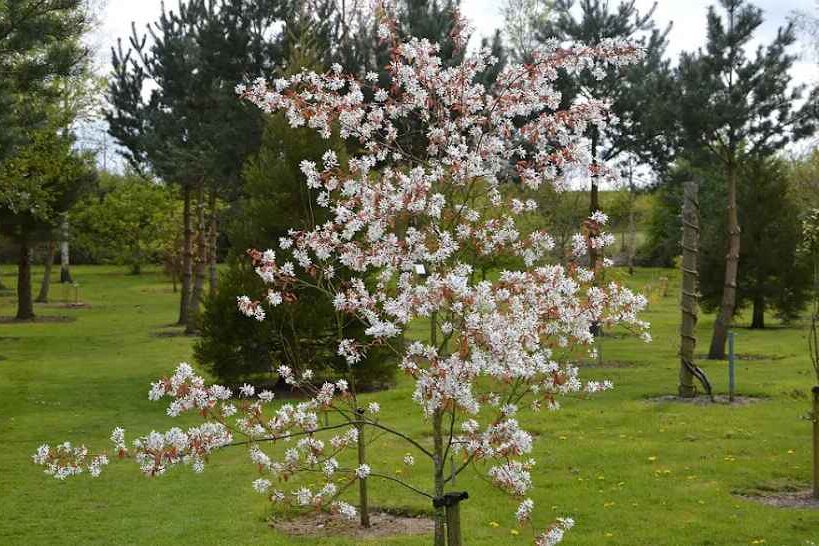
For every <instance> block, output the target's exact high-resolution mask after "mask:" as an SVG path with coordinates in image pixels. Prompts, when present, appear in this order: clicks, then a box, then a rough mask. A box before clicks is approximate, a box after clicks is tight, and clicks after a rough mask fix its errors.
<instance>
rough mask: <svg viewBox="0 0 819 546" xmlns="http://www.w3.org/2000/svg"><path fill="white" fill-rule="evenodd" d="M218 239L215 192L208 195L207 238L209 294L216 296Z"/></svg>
mask: <svg viewBox="0 0 819 546" xmlns="http://www.w3.org/2000/svg"><path fill="white" fill-rule="evenodd" d="M218 239H219V218H218V215H217V213H216V190H213V191H211V193H210V236H209V237H208V243H209V248H208V267H209V272H210V281H209V286H210V294H211V296H213V295H215V294H216V290H217V288H218V283H219V272H218V270H217V269H216V263H217V255H216V246H217V243H218Z"/></svg>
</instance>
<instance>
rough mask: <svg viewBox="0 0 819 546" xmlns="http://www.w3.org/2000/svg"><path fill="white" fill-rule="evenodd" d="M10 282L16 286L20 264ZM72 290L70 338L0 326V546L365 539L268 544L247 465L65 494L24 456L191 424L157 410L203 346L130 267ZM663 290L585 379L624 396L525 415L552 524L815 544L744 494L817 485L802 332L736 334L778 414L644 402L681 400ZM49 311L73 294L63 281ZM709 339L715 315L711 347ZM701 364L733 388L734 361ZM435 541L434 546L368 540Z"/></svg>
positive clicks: (467, 486) (415, 428)
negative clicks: (166, 385) (633, 332)
mask: <svg viewBox="0 0 819 546" xmlns="http://www.w3.org/2000/svg"><path fill="white" fill-rule="evenodd" d="M2 270H3V272H4V273H5V274H6V276H5V277H4V281H5V282H6V284H11V283H12V281H13V278H12V277H11V275H10V273H11V271H12V270H11V268H10V267H8V266H5V267H3V268H2ZM75 274H76V277H77V280H78V282H79V283H80V285H81V288H80V298H81V299H82V300H83V301H85V302H87V303H89V304H90V307H88V308H85V309H65V308H61V307H59V306H57V305H54V304H52V305H44V306H42V305H41V306H38V309H37V311H38V313H39V314H40V315H41V316H49V315H56V316H65V317H69V318H70V319H72V320H71V321H70V322H42V323H34V324H9V323H3V322H0V438H2V442H3V444H2V445H3V449H0V544H4V545H5V544H172V543H175V544H273V545H278V544H294V545H301V544H304V545H306V544H316V545H329V544H338V545H352V544H355V543H356V542H355V541H352V540H344V539H339V538H331V539H322V540H317V539H293V538H289V537H285V536H282V535H278V534H276V532H275V531H273V530H271V528H270V527H269V526H268V525H267V524H266V520H267V519H268V517H269V516H270V507H269V505H268V504H267V502H266V501H265V500H264V499H263V498H261V497H260V496H259V495H258V494H256V493H254V492H253V491H252V489H251V487H250V482H251V481H252V479H253V478H254V475H255V471H254V469H253V468H252V465H251V464H249V463H248V459H247V456H246V452H245V451H244V450H243V449H235V450H232V451H225V452H223V453H220V454H218V455H217V456H216V457H214V458H213V459H212V461H211V464H210V465H209V466H208V468H207V470H206V471H205V473H204V474H202V475H195V474H193V473H192V472H191V471H190V470H189V469H187V468H179V469H174V470H172V471H171V472H169V474H168V475H166V476H164V477H162V478H158V479H146V478H144V477H142V476H141V475H140V474H139V472H138V470H137V468H136V467H135V466H134V465H133V463H130V462H124V463H120V464H116V465H112V466H111V467H109V468H108V469H107V471H106V472H105V473H104V474H103V476H102V477H100V478H99V479H97V480H92V479H90V478H80V479H74V480H70V481H67V482H65V483H63V482H57V481H56V480H53V479H51V478H49V477H47V476H45V475H43V474H42V473H41V471H40V469H39V468H37V467H35V466H33V465H32V464H31V460H30V455H31V454H32V453H33V452H34V450H35V449H36V448H37V446H38V445H39V444H41V443H43V442H45V441H47V442H51V443H54V442H59V441H63V440H71V441H72V442H81V441H83V442H86V443H88V444H89V445H91V446H99V447H108V442H107V438H108V435H109V434H110V431H111V429H112V428H113V426H115V425H121V426H123V427H125V428H126V430H127V431H129V433H130V434H131V436H133V435H134V434H137V433H139V434H142V433H146V432H148V431H150V430H152V429H157V430H164V429H167V428H169V427H170V426H173V425H176V424H178V422H174V421H173V420H171V419H169V418H167V417H165V415H164V406H163V405H162V404H159V403H152V402H149V401H148V399H147V391H148V384H149V382H150V381H151V380H152V379H155V378H156V377H158V376H159V375H161V374H163V373H165V372H167V371H168V370H170V369H171V368H172V367H173V366H174V365H175V364H176V363H177V362H179V361H181V360H185V359H188V358H190V354H191V344H192V340H191V339H190V338H185V337H170V336H167V335H162V334H163V333H164V334H167V333H168V332H172V331H173V329H170V328H168V324H169V323H171V322H172V321H173V320H174V319H175V313H176V305H177V300H176V297H175V295H174V294H173V293H172V292H171V289H170V284H169V283H168V282H166V281H165V280H164V279H163V278H162V277H161V276H160V275H159V274H156V273H151V272H149V273H147V274H143V275H142V276H139V277H134V276H128V275H125V274H124V273H123V271H122V270H120V269H118V268H106V267H78V268H76V269H75ZM662 275H669V276H671V278H672V281H671V285H670V288H669V292H668V295H667V296H666V297H662V296H661V295H659V290H654V292H653V297H652V299H653V303H652V305H651V308H650V311H649V312H648V313H647V315H646V316H647V319H648V320H650V321H652V323H653V336H654V342H653V343H652V344H650V345H645V344H643V343H641V342H639V341H637V340H635V339H630V338H626V337H622V336H618V335H612V336H609V337H607V338H605V340H604V341H603V355H604V359H605V361H606V362H607V363H608V366H607V367H605V368H589V369H587V370H585V372H584V373H585V375H586V377H589V378H598V379H602V378H609V379H612V380H613V381H614V382H615V383H616V389H615V390H614V391H610V392H607V393H603V394H602V395H598V396H597V397H595V398H593V399H588V400H581V399H567V400H565V401H564V408H563V410H562V411H561V412H558V413H542V414H538V415H534V416H526V417H525V421H527V422H528V423H529V424H530V429H532V430H533V431H535V432H537V434H538V441H537V443H536V455H535V456H536V458H537V459H538V470H537V472H536V475H535V479H536V485H537V488H536V490H535V491H534V494H533V498H534V500H535V502H536V505H537V508H538V510H537V513H538V518H539V523H540V524H541V525H545V524H547V523H548V522H549V521H550V519H551V518H553V517H555V516H558V515H571V516H572V517H574V518H575V519H576V521H577V526H576V528H575V529H574V530H573V531H572V532H571V533H570V535H569V536H568V537H567V540H566V542H565V544H567V545H652V546H653V545H714V546H723V545H735V544H736V545H739V544H763V543H764V544H768V545H807V544H811V543H812V542H811V541H815V542H817V543H819V510H806V509H801V510H797V509H781V508H773V507H768V506H764V505H759V504H756V503H754V502H751V501H748V500H745V499H743V498H740V497H738V496H735V495H734V493H735V492H739V491H748V490H752V489H755V488H766V487H784V486H807V485H808V483H809V480H810V451H809V447H810V444H809V439H810V436H809V435H810V427H809V422H808V421H806V420H803V419H801V418H800V417H801V416H802V415H803V414H805V413H806V411H807V410H808V409H809V400H808V398H807V395H808V393H809V389H810V387H811V384H812V383H813V381H812V375H811V368H810V362H809V360H808V358H807V352H806V349H805V336H804V331H803V329H802V328H803V327H804V325H793V326H790V327H784V326H780V325H773V326H772V327H771V328H770V329H769V330H767V331H751V330H748V329H745V328H741V327H740V328H738V329H737V347H738V352H739V353H741V354H743V355H748V356H750V357H752V358H750V359H743V360H741V361H740V362H739V367H738V372H737V377H738V386H739V389H740V391H741V393H742V394H745V395H753V396H762V397H766V398H767V399H766V400H765V401H762V402H760V403H756V404H752V405H745V406H734V407H728V406H724V405H717V406H703V407H698V406H689V405H682V404H675V403H657V402H653V401H650V400H648V399H649V398H651V397H655V396H660V395H663V394H670V393H673V392H675V390H676V379H677V358H676V353H677V346H678V336H677V320H678V311H677V289H678V286H677V284H676V277H675V275H674V273H673V272H664V271H659V270H641V271H639V273H638V275H637V276H636V278H635V279H632V280H630V282H631V283H632V284H633V285H634V286H635V287H645V286H647V285H650V286H655V287H657V286H659V283H658V281H657V279H658V278H659V277H660V276H662ZM53 295H54V296H55V297H57V298H59V297H60V296H61V295H62V294H61V289H60V287H59V285H56V286H55V288H54V293H53ZM72 297H73V296H72ZM13 306H14V296H13V294H12V293H9V292H7V293H3V294H0V316H8V315H12V314H13ZM771 322H772V323H773V321H771ZM710 328H711V319H710V317H706V318H704V319H703V320H702V322H701V324H700V336H701V337H700V339H701V346H703V347H704V346H706V345H707V339H708V336H709V334H710ZM703 366H704V367H705V368H706V370H707V371H708V373H709V374H710V376H711V378H712V380H713V382H714V384H715V386H716V388H717V390H718V391H721V392H725V390H726V385H727V371H726V365H725V363H719V362H715V363H708V362H705V363H704V364H703ZM411 390H412V386H411V385H410V383H409V382H406V381H403V382H401V383H400V384H399V386H398V387H397V388H395V389H392V390H390V391H387V392H382V393H378V394H375V395H372V396H370V397H369V398H371V399H375V400H378V401H379V402H380V403H381V405H382V419H383V420H384V421H386V422H389V423H393V424H396V425H397V426H399V427H402V428H405V429H407V430H409V431H411V432H413V433H415V434H419V435H420V434H422V432H423V431H425V430H427V429H428V428H429V427H428V426H427V425H425V424H424V423H423V422H422V421H420V419H419V418H418V417H417V416H418V415H419V412H418V411H417V410H416V408H415V407H413V404H412V402H411V401H410V400H409V395H410V393H411ZM426 441H429V440H428V438H427V439H426ZM370 452H371V454H372V455H373V460H374V464H373V466H377V467H379V468H380V469H385V470H389V469H398V468H400V467H401V464H400V460H401V457H403V455H404V453H406V452H407V449H406V448H405V447H404V446H402V445H400V444H396V442H394V441H391V440H389V439H387V438H380V439H378V440H376V442H375V445H374V446H373V447H372V448H371V449H370ZM425 470H426V468H425V467H424V466H423V465H422V464H420V463H419V464H418V465H417V467H416V468H415V470H413V472H412V473H411V474H410V475H409V476H408V477H407V479H409V480H411V481H414V482H415V483H418V484H420V485H422V486H425V485H426V481H425V480H424V478H425V477H426V476H427V475H428V473H427V472H425ZM404 475H405V476H407V474H406V473H405V474H404ZM371 481H373V480H371ZM457 488H458V489H464V490H467V491H468V492H469V493H470V499H469V500H468V501H466V503H465V504H464V505H463V509H462V513H463V520H464V521H463V528H464V530H465V537H466V544H467V545H469V546H472V545H493V546H497V545H499V544H504V545H506V544H509V545H517V544H521V545H523V544H529V543H530V542H531V533H530V531H528V530H526V529H524V530H521V531H520V534H514V533H513V529H514V525H513V519H514V517H513V513H514V509H515V507H516V505H517V504H516V502H514V501H512V500H506V499H505V497H503V496H502V495H501V494H500V493H498V492H495V491H494V490H492V489H491V488H490V487H489V486H488V485H487V484H486V483H485V482H484V481H483V480H481V479H480V478H479V477H476V476H474V475H470V474H464V478H463V479H459V480H458V483H457ZM372 502H374V503H375V504H377V505H385V506H392V507H406V508H410V509H413V510H424V509H426V508H427V506H426V502H425V501H424V500H423V499H418V498H415V497H412V496H410V495H408V494H407V493H405V492H404V491H403V490H399V489H397V486H395V487H394V486H392V485H388V484H384V483H378V482H375V483H374V484H373V490H372ZM491 522H496V523H497V524H498V525H497V526H495V525H492V524H490V523H491ZM428 543H430V540H429V539H428V538H426V537H424V538H419V537H396V538H393V539H378V540H376V541H373V542H370V544H390V545H398V544H407V545H408V544H428Z"/></svg>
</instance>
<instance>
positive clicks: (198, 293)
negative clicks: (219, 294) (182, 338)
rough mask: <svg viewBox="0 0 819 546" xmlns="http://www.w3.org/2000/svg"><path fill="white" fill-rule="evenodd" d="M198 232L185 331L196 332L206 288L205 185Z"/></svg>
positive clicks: (198, 210) (200, 202)
mask: <svg viewBox="0 0 819 546" xmlns="http://www.w3.org/2000/svg"><path fill="white" fill-rule="evenodd" d="M196 217H197V225H198V229H197V234H196V270H195V272H194V279H193V289H192V290H191V300H190V308H189V314H188V322H187V324H186V325H185V332H186V333H189V334H194V333H196V332H198V331H199V308H200V304H201V303H202V294H203V292H204V288H205V266H206V264H207V259H208V257H207V252H208V250H207V233H206V229H207V226H206V225H205V185H204V182H202V183H201V185H200V186H199V195H198V198H197V211H196Z"/></svg>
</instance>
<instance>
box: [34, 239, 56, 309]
mask: <svg viewBox="0 0 819 546" xmlns="http://www.w3.org/2000/svg"><path fill="white" fill-rule="evenodd" d="M53 266H54V241H49V242H48V247H47V249H46V255H45V270H44V271H43V281H42V282H41V283H40V293H39V294H37V299H36V300H35V301H36V302H37V303H48V290H49V288H50V287H51V269H52V268H53Z"/></svg>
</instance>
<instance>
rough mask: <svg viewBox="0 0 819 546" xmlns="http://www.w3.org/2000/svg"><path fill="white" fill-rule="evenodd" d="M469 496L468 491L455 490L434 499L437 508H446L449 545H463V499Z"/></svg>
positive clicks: (433, 503) (447, 540)
mask: <svg viewBox="0 0 819 546" xmlns="http://www.w3.org/2000/svg"><path fill="white" fill-rule="evenodd" d="M468 498H469V493H467V492H466V491H453V492H450V493H445V494H444V495H443V496H441V497H436V498H434V499H432V505H433V506H434V507H435V508H441V507H443V508H445V509H446V543H447V546H463V543H462V539H461V507H460V504H461V501H463V500H466V499H468Z"/></svg>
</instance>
